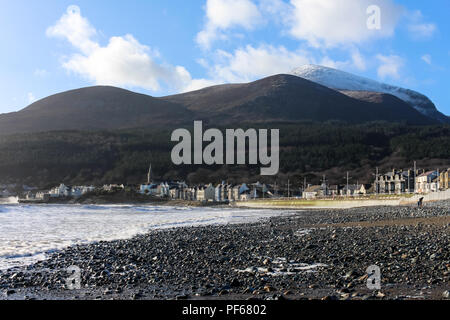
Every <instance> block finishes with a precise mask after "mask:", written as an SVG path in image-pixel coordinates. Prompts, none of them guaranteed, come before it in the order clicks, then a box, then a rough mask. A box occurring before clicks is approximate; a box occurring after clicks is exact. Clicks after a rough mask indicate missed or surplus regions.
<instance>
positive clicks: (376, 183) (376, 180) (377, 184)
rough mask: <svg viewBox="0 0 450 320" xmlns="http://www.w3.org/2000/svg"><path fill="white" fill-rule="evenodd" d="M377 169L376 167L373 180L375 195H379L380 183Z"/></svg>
mask: <svg viewBox="0 0 450 320" xmlns="http://www.w3.org/2000/svg"><path fill="white" fill-rule="evenodd" d="M378 174H379V173H378V167H377V173H376V178H375V189H376V190H375V192H376V194H379V193H380V183H379V182H378Z"/></svg>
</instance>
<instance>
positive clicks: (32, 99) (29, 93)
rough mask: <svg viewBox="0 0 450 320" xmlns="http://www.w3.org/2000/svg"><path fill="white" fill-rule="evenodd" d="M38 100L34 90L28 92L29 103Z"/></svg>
mask: <svg viewBox="0 0 450 320" xmlns="http://www.w3.org/2000/svg"><path fill="white" fill-rule="evenodd" d="M35 101H36V98H35V96H34V94H33V93H32V92H28V103H33V102H35Z"/></svg>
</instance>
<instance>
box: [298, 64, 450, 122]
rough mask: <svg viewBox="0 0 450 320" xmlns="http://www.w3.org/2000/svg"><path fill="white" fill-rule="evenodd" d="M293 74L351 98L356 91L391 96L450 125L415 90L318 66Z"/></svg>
mask: <svg viewBox="0 0 450 320" xmlns="http://www.w3.org/2000/svg"><path fill="white" fill-rule="evenodd" d="M292 74H293V75H296V76H298V77H301V78H304V79H308V80H310V81H314V82H317V83H320V84H322V85H324V86H326V87H329V88H332V89H336V90H345V91H347V92H348V91H350V93H349V94H350V96H351V94H352V93H351V92H355V91H370V92H381V93H387V94H391V95H394V96H396V97H397V98H399V99H401V100H403V101H405V102H407V103H408V104H409V105H411V106H412V107H413V108H414V109H416V110H417V111H419V112H420V113H422V114H424V115H426V116H428V117H430V118H433V119H436V120H438V121H440V122H441V123H450V118H449V117H447V116H446V115H444V114H442V113H441V112H439V111H438V110H437V109H436V106H435V105H434V104H433V102H432V101H431V100H430V99H429V98H427V97H426V96H424V95H423V94H420V93H418V92H416V91H413V90H409V89H404V88H400V87H396V86H392V85H388V84H385V83H380V82H377V81H374V80H371V79H367V78H364V77H359V76H356V75H353V74H350V73H347V72H344V71H340V70H336V69H332V68H327V67H323V66H316V65H305V66H302V67H299V68H297V69H294V70H293V71H292Z"/></svg>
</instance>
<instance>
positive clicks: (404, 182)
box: [375, 169, 417, 194]
mask: <svg viewBox="0 0 450 320" xmlns="http://www.w3.org/2000/svg"><path fill="white" fill-rule="evenodd" d="M416 175H417V172H416ZM414 176H415V175H414V170H406V171H404V170H395V169H394V170H392V171H391V172H387V173H386V174H382V175H380V176H379V177H378V180H375V186H376V187H375V190H376V192H377V193H379V194H401V193H412V192H414V183H415V182H414Z"/></svg>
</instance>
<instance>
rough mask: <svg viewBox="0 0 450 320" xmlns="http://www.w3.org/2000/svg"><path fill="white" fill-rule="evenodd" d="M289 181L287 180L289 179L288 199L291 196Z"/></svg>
mask: <svg viewBox="0 0 450 320" xmlns="http://www.w3.org/2000/svg"><path fill="white" fill-rule="evenodd" d="M289 188H290V181H289V179H288V199H290V198H291V193H290V189H289Z"/></svg>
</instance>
